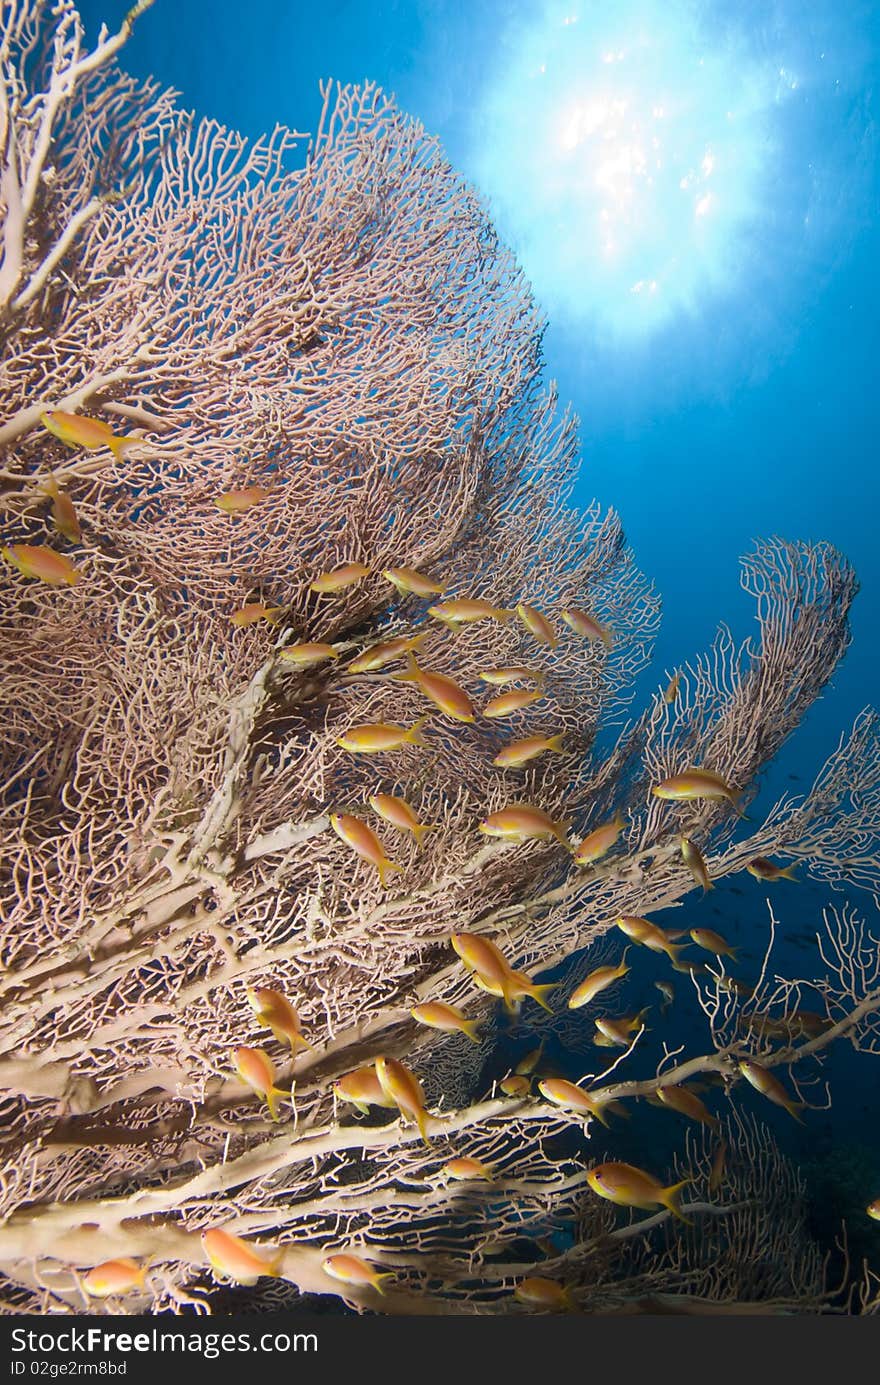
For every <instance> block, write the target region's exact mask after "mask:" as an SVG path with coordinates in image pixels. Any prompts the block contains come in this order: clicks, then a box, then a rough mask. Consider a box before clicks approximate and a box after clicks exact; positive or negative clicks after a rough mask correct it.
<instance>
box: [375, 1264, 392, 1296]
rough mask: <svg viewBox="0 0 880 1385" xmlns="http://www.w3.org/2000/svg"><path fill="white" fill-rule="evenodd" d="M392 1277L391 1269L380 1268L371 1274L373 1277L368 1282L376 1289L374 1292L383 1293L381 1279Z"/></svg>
mask: <svg viewBox="0 0 880 1385" xmlns="http://www.w3.org/2000/svg"><path fill="white" fill-rule="evenodd" d="M393 1278H394V1271H393V1270H381V1271H377V1272H376V1274H374V1275H373V1278H372V1279H371V1280H370V1283H371V1284H372V1286H373V1288H374V1289H375V1290H376V1293H377V1294H384V1293H385V1290H384V1289H383V1288H382V1281H383V1279H393Z"/></svg>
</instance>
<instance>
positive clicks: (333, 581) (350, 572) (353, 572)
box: [309, 563, 370, 593]
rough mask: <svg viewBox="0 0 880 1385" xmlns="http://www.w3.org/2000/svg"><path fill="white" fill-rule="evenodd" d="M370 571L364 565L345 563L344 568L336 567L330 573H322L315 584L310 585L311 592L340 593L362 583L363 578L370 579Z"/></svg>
mask: <svg viewBox="0 0 880 1385" xmlns="http://www.w3.org/2000/svg"><path fill="white" fill-rule="evenodd" d="M369 575H370V569H369V568H368V567H364V564H363V563H344V564H343V565H342V567H335V568H333V569H332V570H331V571H330V572H322V573H321V575H320V577H316V578H315V580H314V582H310V583H309V591H310V592H318V593H320V592H338V591H342V589H343V588H344V587H350V586H353V584H354V583H355V582H360V581H361V579H362V578H364V577H369Z"/></svg>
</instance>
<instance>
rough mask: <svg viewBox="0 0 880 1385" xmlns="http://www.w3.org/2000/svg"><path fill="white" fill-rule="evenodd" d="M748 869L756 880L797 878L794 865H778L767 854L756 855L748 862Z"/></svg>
mask: <svg viewBox="0 0 880 1385" xmlns="http://www.w3.org/2000/svg"><path fill="white" fill-rule="evenodd" d="M746 870H747V871H748V873H749V875H753V876H754V877H755V879H756V880H797V876H796V875H795V873H794V871H795V867H794V866H777V865H775V864H774V862H773V861H769V860H768V859H767V857H766V856H756V857H755V858H754V860H752V861H749V862H748V864H747V865H746Z"/></svg>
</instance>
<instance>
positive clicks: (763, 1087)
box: [737, 1058, 805, 1125]
mask: <svg viewBox="0 0 880 1385" xmlns="http://www.w3.org/2000/svg"><path fill="white" fill-rule="evenodd" d="M737 1066H738V1067H739V1070H740V1072H741V1073H742V1075H743V1077H744V1078H745V1079H746V1081H747V1082H751V1084H752V1086H753V1087H754V1089H755V1091H756V1092H760V1093H761V1095H762V1096H765V1097H766V1098H767V1100H768V1101H773V1102H775V1103H776V1105H777V1106H782V1107H784V1109H785V1110H786V1111H787V1112H788V1114H789V1115H790V1116H793V1117H794V1119H795V1120H796V1121H798V1122H799V1123H800V1124H801V1125H803V1123H804V1122H803V1121H802V1120H801V1118H800V1116H799V1115H798V1111H803V1110H805V1104H804V1102H802V1101H794V1100H793V1099H792V1098H791V1097H790V1096H789V1095H788V1092H787V1091H786V1090H785V1088H784V1087H783V1085H782V1083H781V1082H780V1081H779V1078H778V1077H774V1076H773V1073H772V1072H770V1071H769V1070H768V1069H767V1068H765V1067H762V1066H761V1064H760V1063H756V1062H754V1061H753V1060H752V1059H750V1058H748V1059H744V1060H743V1061H742V1062H740V1063H739V1064H738V1065H737Z"/></svg>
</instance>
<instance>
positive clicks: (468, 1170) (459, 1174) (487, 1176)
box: [440, 1156, 495, 1183]
mask: <svg viewBox="0 0 880 1385" xmlns="http://www.w3.org/2000/svg"><path fill="white" fill-rule="evenodd" d="M440 1172H441V1173H442V1174H443V1175H444V1176H445V1177H446V1178H452V1179H455V1180H457V1181H460V1182H463V1181H464V1180H465V1179H468V1178H479V1179H483V1180H484V1181H485V1182H487V1183H491V1182H492V1180H493V1178H494V1177H495V1172H494V1170H493V1168H492V1166H491V1164H484V1163H483V1162H482V1160H480V1159H469V1158H467V1156H462V1157H461V1158H459V1159H450V1160H449V1161H448V1162H447V1163H445V1164H444V1165H443V1167H442V1169H441V1170H440Z"/></svg>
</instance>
